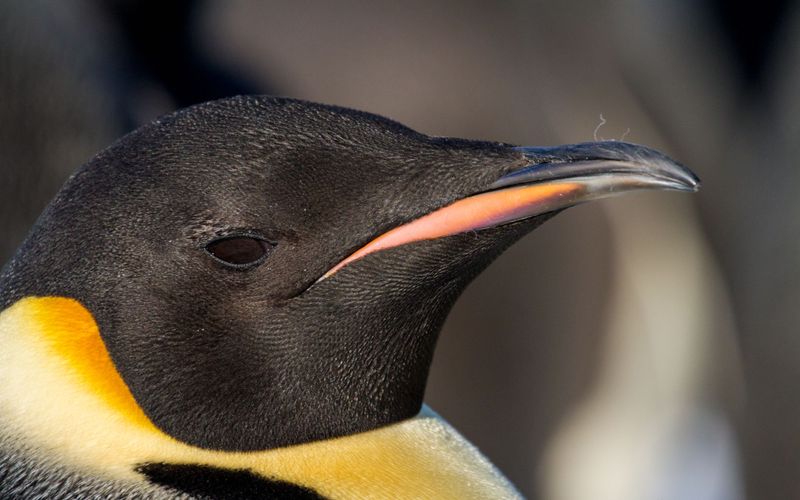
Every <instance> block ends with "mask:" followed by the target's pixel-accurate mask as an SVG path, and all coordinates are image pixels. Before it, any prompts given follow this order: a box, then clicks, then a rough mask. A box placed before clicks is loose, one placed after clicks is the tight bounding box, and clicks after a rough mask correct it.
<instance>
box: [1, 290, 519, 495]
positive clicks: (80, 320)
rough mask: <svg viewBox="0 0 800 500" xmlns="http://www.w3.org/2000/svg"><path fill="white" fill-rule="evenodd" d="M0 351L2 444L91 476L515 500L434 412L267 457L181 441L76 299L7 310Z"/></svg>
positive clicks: (30, 302) (37, 301)
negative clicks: (229, 480) (145, 406)
mask: <svg viewBox="0 0 800 500" xmlns="http://www.w3.org/2000/svg"><path fill="white" fill-rule="evenodd" d="M0 345H2V346H3V349H2V350H0V403H1V404H0V429H3V433H4V434H5V436H3V440H0V441H8V440H9V439H10V440H12V441H21V442H18V443H17V445H18V446H23V447H24V448H26V449H34V450H38V451H37V452H38V453H42V454H44V456H45V457H46V458H47V459H48V460H51V461H52V459H53V458H56V460H57V461H58V462H60V463H61V464H62V465H66V466H68V467H71V468H73V469H74V470H76V471H81V473H82V474H87V475H91V476H93V477H104V478H107V479H108V480H110V481H111V480H113V481H123V482H125V481H127V482H130V483H132V484H142V485H146V479H145V477H144V476H143V475H142V474H140V473H139V471H141V470H142V466H143V465H146V464H151V463H156V464H197V465H198V466H207V467H214V468H220V469H225V470H234V471H235V470H244V469H246V470H249V471H252V472H253V473H254V474H256V475H258V476H260V477H264V478H273V479H277V480H280V481H285V482H290V483H292V484H298V485H302V486H303V487H306V488H309V489H311V490H313V491H316V492H319V493H320V494H323V495H326V496H327V495H329V496H333V497H361V496H364V495H368V494H370V492H372V493H374V488H375V484H376V483H379V484H380V485H381V486H380V489H381V492H382V494H383V493H385V495H386V496H387V497H394V498H399V497H407V496H409V493H412V494H414V493H413V492H417V493H420V492H431V491H440V490H442V488H444V490H443V491H448V492H450V491H452V492H453V494H454V498H481V497H484V498H489V497H503V496H513V495H515V492H514V490H513V487H511V486H510V484H509V483H508V482H507V481H506V480H505V479H504V478H503V477H502V475H500V473H499V472H497V470H496V469H495V468H494V467H493V466H492V465H491V464H490V463H489V462H488V461H487V460H486V459H485V458H483V457H482V456H481V455H480V454H479V453H478V452H477V450H475V449H474V448H473V447H472V446H471V445H469V443H467V442H466V441H465V440H464V439H463V438H461V436H459V435H458V433H457V432H455V431H454V430H453V429H452V428H451V427H449V426H448V425H447V424H446V423H444V422H443V421H442V420H441V419H439V418H437V417H436V416H435V415H434V414H432V413H430V412H425V411H424V412H423V413H422V414H420V415H418V416H417V417H415V418H413V419H410V420H407V421H403V422H400V423H397V424H394V425H390V426H386V427H383V428H380V429H377V430H373V431H369V432H364V433H361V434H355V435H352V436H346V437H341V438H335V439H330V440H325V441H319V442H312V443H306V444H301V445H297V446H290V447H286V448H279V449H272V450H267V451H260V452H225V451H216V450H208V449H201V448H197V447H193V446H190V445H187V444H185V443H182V442H180V441H177V440H175V439H173V438H171V437H170V436H168V435H166V434H165V433H163V432H162V431H160V430H159V429H158V428H156V427H155V426H154V425H153V424H152V423H151V422H150V421H149V420H148V419H147V417H146V415H145V414H144V413H143V412H142V410H141V409H140V408H139V407H138V406H137V405H136V402H135V400H134V399H133V397H132V396H131V395H130V392H129V391H128V389H127V387H126V386H125V384H124V382H123V381H122V379H121V378H120V377H119V375H118V374H117V373H116V371H115V369H114V366H113V363H112V362H111V359H110V357H109V356H108V353H107V352H106V351H105V349H104V346H103V344H102V340H101V339H100V336H99V332H98V329H97V325H96V323H95V322H94V320H93V318H92V315H91V313H89V311H88V310H86V308H84V307H83V306H82V305H81V304H80V303H79V302H77V301H75V300H73V299H68V298H62V297H44V298H37V297H28V298H25V299H21V300H20V301H18V302H16V303H15V304H13V305H12V306H10V307H9V308H7V309H6V310H4V311H3V312H2V313H0ZM12 444H13V443H12ZM0 454H2V450H0ZM476 485H477V487H476ZM476 492H477V496H476ZM423 496H424V495H423Z"/></svg>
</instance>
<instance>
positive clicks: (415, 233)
mask: <svg viewBox="0 0 800 500" xmlns="http://www.w3.org/2000/svg"><path fill="white" fill-rule="evenodd" d="M584 191H585V187H584V186H583V185H582V184H579V183H576V182H551V183H546V184H536V185H527V186H520V187H512V188H507V189H501V190H498V191H490V192H487V193H481V194H478V195H475V196H470V197H469V198H464V199H461V200H458V201H456V202H453V203H452V204H450V205H448V206H446V207H443V208H440V209H439V210H436V211H434V212H431V213H429V214H427V215H424V216H422V217H420V218H419V219H416V220H414V221H412V222H409V223H408V224H404V225H402V226H399V227H396V228H394V229H391V230H389V231H387V232H386V233H384V234H382V235H380V236H378V237H377V238H375V239H374V240H372V241H371V242H369V243H367V244H366V245H364V246H363V247H361V248H360V249H358V250H357V251H356V252H354V253H353V254H351V255H350V256H349V257H347V258H346V259H344V260H343V261H341V262H339V264H337V265H336V266H334V267H333V268H331V269H330V270H329V271H328V272H327V273H325V275H324V276H323V277H322V279H325V278H327V277H329V276H331V275H332V274H334V273H335V272H336V271H338V270H339V269H341V268H342V267H344V266H346V265H347V264H349V263H350V262H353V261H354V260H358V259H360V258H362V257H364V256H366V255H369V254H371V253H373V252H377V251H379V250H386V249H388V248H393V247H397V246H400V245H405V244H407V243H413V242H415V241H423V240H432V239H436V238H442V237H445V236H451V235H454V234H459V233H465V232H468V231H477V230H479V229H486V228H488V227H492V226H498V225H500V224H506V223H509V222H513V221H516V220H520V219H524V218H527V217H532V216H534V215H538V214H542V213H545V212H548V211H550V210H555V209H557V208H562V207H563V206H565V205H567V204H568V203H569V201H568V200H572V199H576V198H577V195H579V194H580V193H582V192H584Z"/></svg>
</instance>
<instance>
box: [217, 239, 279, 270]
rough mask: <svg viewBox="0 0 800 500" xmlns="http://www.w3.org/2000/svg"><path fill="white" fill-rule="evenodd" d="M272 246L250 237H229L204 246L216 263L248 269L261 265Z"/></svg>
mask: <svg viewBox="0 0 800 500" xmlns="http://www.w3.org/2000/svg"><path fill="white" fill-rule="evenodd" d="M272 247H273V245H272V244H271V243H269V242H268V241H264V240H262V239H260V238H254V237H252V236H231V237H227V238H221V239H218V240H214V241H212V242H210V243H209V244H208V245H206V252H208V253H209V254H211V256H212V257H214V258H215V259H217V260H218V261H220V262H222V263H223V264H226V265H228V266H230V267H235V268H239V269H242V268H249V267H253V266H256V265H258V264H261V263H262V262H263V261H264V259H266V257H267V255H268V254H269V252H270V251H271V250H272Z"/></svg>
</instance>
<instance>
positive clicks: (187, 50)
mask: <svg viewBox="0 0 800 500" xmlns="http://www.w3.org/2000/svg"><path fill="white" fill-rule="evenodd" d="M799 63H800V10H798V6H797V5H796V4H794V3H791V2H788V1H784V2H761V3H759V5H758V6H749V7H746V6H739V4H737V3H730V2H723V1H721V0H720V1H718V0H704V1H697V2H694V1H689V0H680V1H675V2H649V1H634V0H600V1H588V0H564V1H559V2H542V1H532V2H523V1H519V0H503V1H497V2H478V1H455V0H449V1H440V2H425V1H417V0H409V1H406V2H388V1H373V2H367V1H357V0H346V1H341V2H310V1H309V2H305V1H294V2H290V1H263V2H259V1H256V0H233V1H224V2H223V1H206V2H193V1H189V0H182V1H175V2H156V1H139V2H137V1H133V0H107V1H100V0H94V1H93V0H65V1H61V2H53V1H47V0H31V1H22V0H18V1H12V0H2V1H0V229H1V230H2V234H3V236H4V238H3V239H2V241H0V261H3V262H4V261H5V260H7V259H8V258H9V257H10V256H11V254H12V252H13V250H14V248H16V246H17V245H18V244H19V242H20V241H21V240H22V238H23V237H24V234H25V231H27V229H28V228H29V227H30V225H31V224H32V223H33V221H34V220H35V217H36V215H37V214H38V213H39V212H40V210H41V209H42V208H43V206H44V205H45V204H46V202H47V201H48V200H49V199H50V198H51V197H52V196H53V194H54V193H55V192H56V190H57V189H58V187H59V186H60V184H61V183H62V182H63V181H64V179H65V178H66V176H68V175H69V173H70V172H72V171H73V170H74V169H75V168H77V167H78V166H79V165H80V164H82V163H83V162H85V161H86V160H87V159H88V158H89V157H90V156H91V155H92V154H94V153H95V152H97V151H98V150H99V149H101V148H103V147H104V146H106V145H107V144H108V143H110V142H111V141H112V140H113V139H114V138H116V137H118V136H120V135H121V134H123V133H125V132H126V131H128V130H130V129H132V128H134V127H136V126H138V125H140V124H142V123H145V122H146V121H148V120H150V119H152V118H154V117H155V116H158V115H159V114H162V113H166V112H169V111H172V110H173V109H176V108H177V107H181V106H185V105H188V104H191V103H193V102H198V101H202V100H207V99H211V98H217V97H222V96H225V95H233V94H237V93H275V94H280V95H289V96H292V97H298V98H303V99H310V100H315V101H322V102H327V103H333V104H339V105H343V106H349V107H355V108H359V109H363V110H366V111H371V112H375V113H379V114H382V115H386V116H389V117H391V118H394V119H396V120H398V121H400V122H402V123H405V124H406V125H409V126H411V127H412V128H415V129H417V130H419V131H421V132H425V133H428V134H432V135H451V136H458V137H466V138H479V139H490V140H502V141H507V142H513V143H518V144H525V145H546V144H556V143H566V142H582V141H587V140H592V139H593V137H595V135H596V136H598V137H601V138H605V139H621V138H623V137H624V138H625V140H629V141H632V142H638V143H644V144H648V145H650V146H653V147H657V148H659V149H661V150H663V151H665V152H667V153H668V154H670V155H671V156H673V157H674V158H676V159H678V160H679V161H681V162H683V163H684V164H686V165H688V166H690V167H692V168H693V169H694V170H695V171H696V172H697V173H698V175H699V176H700V177H701V178H702V179H703V181H704V185H703V189H702V190H701V192H700V193H698V194H697V195H691V196H690V195H684V194H675V193H642V194H637V195H631V196H628V197H623V198H619V199H613V200H608V201H604V202H600V203H593V204H589V205H585V206H580V207H577V208H573V209H571V210H569V211H567V212H566V213H564V214H562V215H559V216H558V217H557V218H555V219H554V220H553V221H551V222H548V223H547V224H545V225H544V226H543V227H542V228H540V229H538V230H537V231H535V232H534V233H532V234H531V235H530V236H528V237H527V238H526V239H524V240H523V241H522V242H521V243H519V244H518V245H516V246H515V247H513V248H512V249H511V250H509V251H508V252H507V253H506V254H505V255H504V256H503V257H501V258H500V259H499V260H498V261H497V262H496V263H495V264H494V265H493V266H492V267H491V268H490V269H489V270H488V271H487V272H486V273H484V274H483V275H482V276H481V277H479V278H478V279H477V280H476V282H475V283H474V284H473V285H472V286H471V287H470V288H469V289H468V290H467V292H466V293H465V294H464V296H463V297H462V299H461V300H460V301H459V303H458V304H457V306H456V307H455V309H454V311H453V313H452V314H451V316H450V318H449V320H448V322H447V324H446V326H445V330H444V332H443V335H442V338H441V341H440V343H439V347H438V350H437V354H436V358H435V361H434V365H433V370H432V373H431V378H430V383H429V387H428V393H427V401H428V403H429V404H430V405H431V406H432V407H433V408H434V409H435V410H436V411H438V412H439V413H440V414H441V415H442V416H443V417H445V418H446V419H447V420H449V421H450V422H451V423H453V424H454V425H455V426H456V427H457V428H458V429H459V430H461V431H462V432H463V433H464V434H465V435H466V436H467V437H468V438H469V439H470V440H471V441H473V442H474V443H475V444H476V445H477V446H478V447H479V448H481V450H483V451H484V452H485V453H486V454H487V455H488V456H489V457H490V458H491V459H492V460H493V461H494V462H495V463H496V464H497V465H498V466H499V467H500V469H501V470H503V471H504V472H505V473H506V474H507V475H508V476H509V477H510V478H511V479H512V481H513V482H514V483H515V484H516V485H518V487H519V488H520V490H521V491H523V492H524V493H525V494H526V495H527V496H529V497H531V498H546V499H550V498H553V499H576V500H578V499H590V498H591V499H605V498H608V499H616V500H625V499H661V498H670V499H679V498H680V499H683V498H687V499H694V498H704V499H706V498H707V499H720V500H722V499H736V498H745V497H746V498H759V499H787V498H799V497H800V475H798V474H797V471H799V470H800V431H799V430H798V425H799V424H798V422H800V390H798V388H797V387H798V382H797V381H798V380H800V335H798V334H800V332H799V331H798V330H799V329H800V328H798V327H799V326H800V196H798V192H799V191H800V182H798V181H800V167H798V165H797V160H796V158H797V155H798V153H799V152H800V151H798V149H799V148H800V146H799V144H800V141H798V138H800V135H798V134H799V133H800V118H798V117H800V64H799ZM601 124H602V126H600V127H599V129H598V128H597V127H598V126H599V125H601Z"/></svg>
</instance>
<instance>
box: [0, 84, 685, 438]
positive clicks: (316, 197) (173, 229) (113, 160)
mask: <svg viewBox="0 0 800 500" xmlns="http://www.w3.org/2000/svg"><path fill="white" fill-rule="evenodd" d="M696 187H697V180H696V178H695V177H694V176H693V175H692V174H691V173H690V172H689V171H688V170H686V169H685V168H683V167H681V166H680V165H678V164H677V163H675V162H673V161H672V160H670V159H668V158H666V157H665V156H663V155H661V154H660V153H657V152H655V151H653V150H651V149H648V148H645V147H642V146H636V145H632V144H627V143H622V142H610V143H588V144H579V145H570V146H559V147H552V148H519V147H514V146H511V145H508V144H502V143H488V142H476V141H467V140H460V139H451V138H441V137H429V136H426V135H423V134H420V133H417V132H414V131H413V130H411V129H408V128H406V127H404V126H402V125H400V124H397V123H395V122H393V121H390V120H387V119H385V118H382V117H379V116H375V115H371V114H368V113H362V112H358V111H353V110H348V109H343V108H337V107H332V106H325V105H320V104H313V103H308V102H303V101H297V100H291V99H281V98H270V97H237V98H231V99H225V100H221V101H216V102H212V103H206V104H203V105H199V106H195V107H192V108H188V109H186V110H183V111H180V112H177V113H175V114H173V115H170V116H168V117H165V118H162V119H160V120H157V121H156V122H154V123H152V124H150V125H148V126H145V127H143V128H141V129H139V130H137V131H135V132H133V133H131V134H129V135H127V136H125V137H123V138H122V139H120V140H119V141H118V142H116V143H115V144H113V145H112V146H111V147H109V148H108V149H107V150H105V151H103V152H101V153H100V154H99V155H97V156H96V157H95V158H94V159H92V160H91V161H90V162H89V163H88V164H87V165H85V166H84V167H83V168H81V169H80V170H79V171H78V172H77V173H76V174H75V175H74V176H73V177H72V178H71V179H70V180H69V181H68V182H67V184H66V185H65V187H64V188H63V189H62V190H61V191H60V193H59V194H58V195H57V197H56V198H55V200H54V201H53V202H52V203H51V205H50V206H49V207H48V208H47V209H46V210H45V212H44V213H43V215H42V216H41V218H40V219H39V221H38V222H37V224H36V225H35V227H34V228H33V230H32V232H31V234H30V235H29V237H28V239H27V240H26V241H25V243H24V244H23V245H22V247H21V248H20V250H19V251H18V253H17V254H16V256H15V257H14V259H13V260H12V261H11V262H10V263H9V264H8V265H7V266H6V268H5V269H4V272H3V275H2V278H0V300H2V304H3V306H4V307H5V306H8V305H10V304H11V303H13V302H15V301H16V300H18V299H20V298H23V297H26V296H64V297H71V298H74V299H76V300H78V301H80V302H81V303H82V304H83V305H84V306H85V307H86V308H87V309H88V310H89V311H90V312H91V313H92V315H93V316H94V318H95V321H96V322H97V324H98V326H99V330H100V335H101V337H102V341H103V344H104V345H105V348H106V349H107V351H108V353H109V354H110V357H111V359H112V360H113V363H114V366H115V367H116V370H117V371H118V372H119V375H120V376H121V378H122V380H123V381H124V383H125V384H126V385H127V387H128V388H129V389H130V392H131V394H132V395H133V397H134V398H135V400H136V403H137V404H138V405H139V406H140V407H141V409H142V410H143V411H144V413H145V414H146V415H147V417H148V418H149V419H150V420H151V421H152V423H153V424H155V425H156V426H157V427H158V428H160V429H161V430H162V431H164V432H165V433H167V434H169V435H170V436H172V437H174V438H176V439H178V440H181V441H184V442H186V443H189V444H191V445H194V446H198V447H202V448H211V449H221V450H261V449H269V448H274V447H279V446H285V445H291V444H297V443H303V442H309V441H314V440H319V439H325V438H329V437H334V436H341V435H346V434H352V433H355V432H360V431H365V430H368V429H372V428H376V427H379V426H382V425H386V424H388V423H392V422H396V421H399V420H402V419H405V418H408V417H411V416H413V415H415V414H416V413H417V412H418V411H419V409H420V406H421V403H422V397H423V394H424V389H425V382H426V378H427V375H428V369H429V365H430V362H431V358H432V354H433V350H434V346H435V343H436V339H437V336H438V333H439V330H440V328H441V326H442V323H443V322H444V319H445V317H446V315H447V313H448V312H449V310H450V308H451V306H452V304H453V303H454V301H455V300H456V298H457V297H458V295H459V293H460V292H461V291H462V290H463V289H464V287H465V286H466V285H467V284H468V283H469V282H470V281H471V280H472V279H473V278H474V277H475V276H476V275H477V274H478V273H479V272H480V271H481V270H482V269H483V268H485V267H486V266H487V265H488V264H489V263H490V262H491V260H492V259H493V258H495V257H496V256H497V255H499V254H500V253H501V252H502V251H503V250H504V249H505V248H507V247H508V246H509V245H510V244H511V243H513V242H514V241H515V240H517V239H518V238H520V237H521V236H523V235H524V234H526V233H527V232H529V231H530V230H532V229H533V228H535V227H536V226H538V225H539V224H541V223H542V222H543V221H544V220H545V219H547V218H549V217H551V216H552V215H553V214H555V213H557V212H558V211H559V210H561V209H564V208H567V207H569V206H572V205H575V204H577V203H581V202H584V201H588V200H591V199H595V198H599V197H603V196H607V195H609V194H612V193H618V192H623V191H628V190H632V189H642V188H667V189H679V190H694V189H696Z"/></svg>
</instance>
